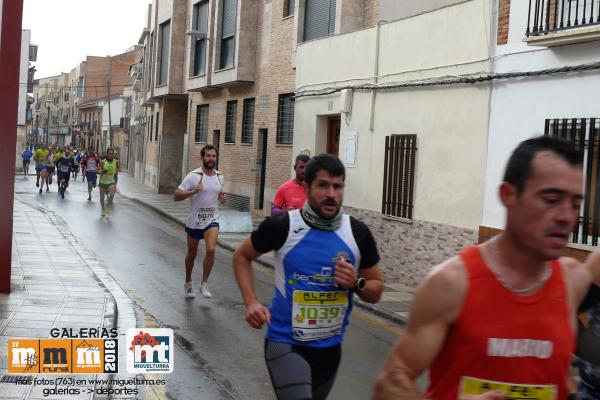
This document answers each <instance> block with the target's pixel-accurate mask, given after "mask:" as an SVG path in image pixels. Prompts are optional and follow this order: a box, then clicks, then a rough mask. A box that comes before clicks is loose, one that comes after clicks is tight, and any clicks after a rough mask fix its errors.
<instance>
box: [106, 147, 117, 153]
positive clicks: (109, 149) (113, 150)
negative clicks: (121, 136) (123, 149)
mask: <svg viewBox="0 0 600 400" xmlns="http://www.w3.org/2000/svg"><path fill="white" fill-rule="evenodd" d="M109 151H112V152H113V154H114V152H115V149H111V148H110V147H109V148H108V149H106V154H108V152H109Z"/></svg>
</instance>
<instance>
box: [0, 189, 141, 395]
mask: <svg viewBox="0 0 600 400" xmlns="http://www.w3.org/2000/svg"><path fill="white" fill-rule="evenodd" d="M13 224H14V226H13V232H14V235H13V243H12V267H11V272H12V275H11V287H12V293H10V294H0V398H2V399H5V398H10V399H15V398H17V399H43V398H47V397H44V396H43V393H42V389H43V388H44V386H39V385H36V386H34V385H16V384H15V378H17V377H16V376H14V375H7V372H8V371H7V370H8V358H7V357H8V347H7V342H8V339H9V338H19V337H22V338H47V337H50V331H51V329H52V328H59V329H62V328H73V329H74V330H76V329H79V328H90V327H93V328H107V329H111V328H117V327H132V326H136V318H135V310H134V307H133V301H132V300H131V299H130V298H129V297H128V296H127V295H126V293H125V292H123V290H122V289H121V288H120V287H119V286H118V285H117V284H116V282H115V281H114V280H113V279H112V278H111V277H110V275H109V274H108V273H107V272H106V269H105V268H103V266H101V265H100V263H99V261H98V259H97V257H96V256H95V254H93V253H92V252H90V251H88V250H86V249H85V248H84V247H83V246H82V245H81V243H79V242H78V240H77V238H76V237H75V236H74V235H72V234H71V233H70V231H69V230H68V228H67V226H66V224H65V222H64V221H63V220H62V219H61V218H60V217H58V216H57V215H56V214H54V213H53V212H50V211H48V210H45V209H41V208H38V207H37V206H34V205H31V204H28V203H27V202H25V201H24V200H23V199H21V198H20V197H19V195H16V196H15V203H14V217H13ZM126 333H127V330H126V329H120V330H119V345H120V346H124V345H125V341H126ZM119 361H120V365H121V366H122V368H125V365H126V364H125V361H124V359H120V360H119ZM88 378H89V376H88ZM67 397H68V398H77V399H90V398H92V397H90V395H89V394H84V393H82V394H81V395H79V396H67ZM65 398H66V397H65ZM95 398H100V397H95Z"/></svg>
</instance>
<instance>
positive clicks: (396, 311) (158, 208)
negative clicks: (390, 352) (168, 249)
mask: <svg viewBox="0 0 600 400" xmlns="http://www.w3.org/2000/svg"><path fill="white" fill-rule="evenodd" d="M117 190H118V192H119V193H120V194H121V195H123V196H124V197H127V198H129V199H130V200H132V201H135V202H136V203H138V204H140V205H142V206H144V207H146V208H148V209H150V210H152V211H154V212H156V213H158V214H160V215H162V216H163V217H166V218H167V219H169V220H171V221H173V222H174V223H176V224H179V225H181V226H184V225H185V220H186V218H187V215H188V212H189V207H190V205H189V200H184V201H180V202H174V201H173V196H172V195H170V194H158V193H155V192H154V191H153V190H152V189H150V188H149V187H146V186H145V185H143V184H141V183H140V182H138V181H137V180H135V179H134V178H133V177H131V176H130V175H129V174H127V173H123V174H119V184H118V186H117ZM117 201H118V200H117ZM231 211H233V210H227V209H226V208H225V212H231ZM233 212H236V211H233ZM238 213H239V212H238ZM243 214H247V213H239V215H240V216H241V215H243ZM244 217H245V215H244ZM260 221H261V219H260V218H257V217H252V225H253V226H254V227H256V226H257V225H258V224H259V223H260ZM248 236H249V233H248V232H237V233H236V232H226V231H224V229H222V230H221V232H220V233H219V241H218V244H219V246H220V247H222V248H224V249H227V250H231V251H234V250H235V249H236V248H237V247H238V246H239V245H240V244H241V243H242V242H243V241H244V240H245V239H246V238H247V237H248ZM256 262H258V263H259V264H261V265H264V266H266V267H268V268H271V269H273V268H274V267H273V265H274V261H273V253H272V252H271V253H267V254H263V255H262V256H260V257H259V258H258V259H257V260H256ZM414 292H415V289H414V288H412V287H408V286H406V285H403V284H400V283H385V285H384V292H383V296H382V298H381V301H380V302H379V303H377V304H369V303H365V302H363V301H362V300H360V299H359V298H358V297H357V296H355V304H356V305H357V306H359V307H361V308H364V309H366V310H368V311H370V312H372V313H374V314H376V315H378V316H380V317H382V318H385V319H388V320H390V321H392V322H395V323H398V324H405V323H406V320H407V319H408V311H409V309H410V304H411V301H412V298H413V295H414Z"/></svg>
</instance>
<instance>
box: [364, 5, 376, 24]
mask: <svg viewBox="0 0 600 400" xmlns="http://www.w3.org/2000/svg"><path fill="white" fill-rule="evenodd" d="M378 21H379V0H365V20H364V24H363V26H364V28H369V27H371V26H375V25H377V22H378Z"/></svg>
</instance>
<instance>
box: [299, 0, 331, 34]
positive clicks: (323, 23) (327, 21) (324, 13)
mask: <svg viewBox="0 0 600 400" xmlns="http://www.w3.org/2000/svg"><path fill="white" fill-rule="evenodd" d="M304 1H305V3H304V35H303V37H304V41H308V40H313V39H319V38H322V37H327V36H332V35H334V34H335V8H336V0H304Z"/></svg>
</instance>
